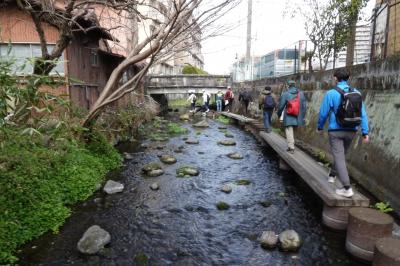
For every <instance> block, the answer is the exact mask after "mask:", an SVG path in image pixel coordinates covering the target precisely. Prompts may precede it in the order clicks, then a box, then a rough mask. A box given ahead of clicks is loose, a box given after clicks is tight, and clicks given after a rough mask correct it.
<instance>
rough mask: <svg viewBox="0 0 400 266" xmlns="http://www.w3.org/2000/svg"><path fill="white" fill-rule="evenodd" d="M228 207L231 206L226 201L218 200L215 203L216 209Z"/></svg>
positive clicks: (223, 209) (221, 209)
mask: <svg viewBox="0 0 400 266" xmlns="http://www.w3.org/2000/svg"><path fill="white" fill-rule="evenodd" d="M230 207H231V206H230V205H229V204H228V203H226V202H223V201H220V202H218V203H217V209H218V210H220V211H226V210H229V208H230Z"/></svg>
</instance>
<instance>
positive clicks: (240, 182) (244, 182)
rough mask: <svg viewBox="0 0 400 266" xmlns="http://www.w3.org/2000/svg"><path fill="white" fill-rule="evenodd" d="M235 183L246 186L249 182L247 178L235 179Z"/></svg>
mask: <svg viewBox="0 0 400 266" xmlns="http://www.w3.org/2000/svg"><path fill="white" fill-rule="evenodd" d="M235 184H236V185H238V186H248V185H250V184H251V182H250V180H247V179H239V180H236V181H235Z"/></svg>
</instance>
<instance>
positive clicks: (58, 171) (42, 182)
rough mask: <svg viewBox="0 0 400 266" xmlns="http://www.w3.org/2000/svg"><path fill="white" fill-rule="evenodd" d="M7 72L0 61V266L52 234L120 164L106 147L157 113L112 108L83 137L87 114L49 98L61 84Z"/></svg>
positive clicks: (11, 63)
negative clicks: (20, 249)
mask: <svg viewBox="0 0 400 266" xmlns="http://www.w3.org/2000/svg"><path fill="white" fill-rule="evenodd" d="M13 69H14V61H13V60H4V58H0V265H3V264H12V263H14V262H15V261H16V257H15V256H14V254H15V250H16V249H17V248H18V247H19V246H20V245H22V244H24V243H26V242H28V241H30V240H32V239H34V238H36V237H38V236H40V235H42V234H44V233H46V232H48V231H49V230H52V231H53V232H54V233H57V231H58V229H59V227H60V226H61V225H62V224H63V223H64V221H65V219H66V218H67V217H68V216H69V215H70V214H71V210H70V206H72V205H73V204H75V203H77V202H79V201H83V200H85V199H87V198H88V197H89V196H90V195H92V193H93V192H94V191H95V190H97V189H99V188H100V187H101V183H102V181H103V179H104V177H105V175H106V173H107V172H109V171H111V170H113V169H116V168H118V167H119V166H120V165H121V162H122V158H121V156H120V155H119V154H118V152H117V151H116V150H115V149H114V148H113V147H112V145H110V144H109V142H108V141H107V140H114V139H116V135H118V136H129V135H132V134H133V133H134V132H135V131H136V127H138V126H139V125H140V124H141V123H144V122H145V121H146V120H149V119H150V118H151V116H152V115H153V114H154V112H155V108H154V105H153V106H151V105H149V106H150V107H148V106H147V105H146V106H141V108H140V109H139V108H138V107H135V106H128V107H124V108H123V109H111V108H110V109H107V110H106V111H104V112H103V113H102V115H101V116H100V117H99V119H98V123H96V125H94V126H93V127H92V130H89V129H88V128H85V127H83V126H81V124H82V121H83V119H84V117H85V115H86V114H87V111H86V110H83V109H78V108H74V107H73V106H71V104H70V103H69V102H68V101H67V100H66V98H64V97H63V95H61V96H56V95H55V94H54V93H52V89H54V90H55V91H56V90H59V89H58V88H59V86H60V85H63V84H62V83H61V82H60V80H62V81H64V78H60V77H50V76H38V75H31V76H26V77H18V78H17V75H16V74H15V72H14V71H13ZM20 79H23V80H24V82H20ZM40 86H45V87H46V88H48V89H47V90H46V91H45V90H39V89H38V88H39V87H40ZM173 130H174V129H173Z"/></svg>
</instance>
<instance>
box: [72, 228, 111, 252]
mask: <svg viewBox="0 0 400 266" xmlns="http://www.w3.org/2000/svg"><path fill="white" fill-rule="evenodd" d="M110 240H111V236H110V234H109V233H108V232H107V231H106V230H104V229H102V228H101V227H100V226H98V225H93V226H91V227H89V229H88V230H86V232H85V233H84V234H83V236H82V238H81V239H80V240H79V242H78V244H77V248H78V250H79V251H80V252H82V253H83V254H96V253H97V252H99V251H100V250H101V249H102V248H104V246H105V245H107V244H108V243H110Z"/></svg>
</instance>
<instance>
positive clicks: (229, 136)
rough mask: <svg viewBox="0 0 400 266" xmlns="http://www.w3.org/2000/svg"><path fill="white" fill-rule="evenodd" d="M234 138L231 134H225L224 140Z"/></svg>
mask: <svg viewBox="0 0 400 266" xmlns="http://www.w3.org/2000/svg"><path fill="white" fill-rule="evenodd" d="M234 137H235V136H234V135H232V134H231V133H225V138H231V139H233V138H234Z"/></svg>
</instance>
